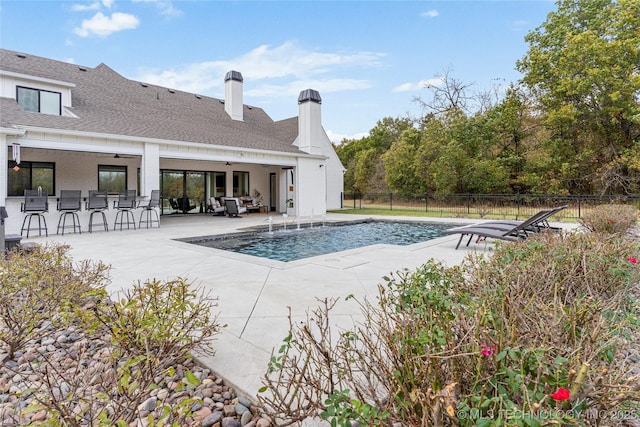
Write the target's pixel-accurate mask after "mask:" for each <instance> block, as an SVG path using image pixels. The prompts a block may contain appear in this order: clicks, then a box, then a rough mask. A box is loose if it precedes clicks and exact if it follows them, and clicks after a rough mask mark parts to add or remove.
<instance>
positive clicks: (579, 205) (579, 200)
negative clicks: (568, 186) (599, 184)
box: [578, 194, 582, 218]
mask: <svg viewBox="0 0 640 427" xmlns="http://www.w3.org/2000/svg"><path fill="white" fill-rule="evenodd" d="M581 205H582V200H581V198H580V195H579V194H578V218H580V217H581V213H580V209H581V208H582V206H581Z"/></svg>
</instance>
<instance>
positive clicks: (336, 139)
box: [327, 130, 369, 144]
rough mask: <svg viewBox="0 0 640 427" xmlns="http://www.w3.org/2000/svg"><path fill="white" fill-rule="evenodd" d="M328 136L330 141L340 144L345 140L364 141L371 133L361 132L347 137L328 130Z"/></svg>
mask: <svg viewBox="0 0 640 427" xmlns="http://www.w3.org/2000/svg"><path fill="white" fill-rule="evenodd" d="M327 136H328V137H329V140H330V141H331V142H333V143H334V144H340V143H341V142H342V140H343V139H362V138H364V137H365V136H369V132H360V133H356V134H353V135H345V134H340V133H335V132H332V131H330V130H327Z"/></svg>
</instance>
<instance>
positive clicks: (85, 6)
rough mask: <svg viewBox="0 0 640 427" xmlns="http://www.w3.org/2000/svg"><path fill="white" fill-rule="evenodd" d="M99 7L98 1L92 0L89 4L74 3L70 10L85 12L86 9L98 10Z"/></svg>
mask: <svg viewBox="0 0 640 427" xmlns="http://www.w3.org/2000/svg"><path fill="white" fill-rule="evenodd" d="M98 9H100V2H98V1H97V2H94V3H90V4H74V5H73V6H71V10H72V11H74V12H85V11H87V10H98Z"/></svg>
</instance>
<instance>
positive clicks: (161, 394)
mask: <svg viewBox="0 0 640 427" xmlns="http://www.w3.org/2000/svg"><path fill="white" fill-rule="evenodd" d="M168 396H169V390H167V389H166V388H163V389H160V390H158V394H156V397H157V398H158V400H165V399H166V398H167V397H168Z"/></svg>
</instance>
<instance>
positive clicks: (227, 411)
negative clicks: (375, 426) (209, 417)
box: [222, 405, 236, 417]
mask: <svg viewBox="0 0 640 427" xmlns="http://www.w3.org/2000/svg"><path fill="white" fill-rule="evenodd" d="M222 412H223V413H224V416H225V417H231V416H234V415H235V414H236V407H235V406H233V405H224V408H223V409H222Z"/></svg>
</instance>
